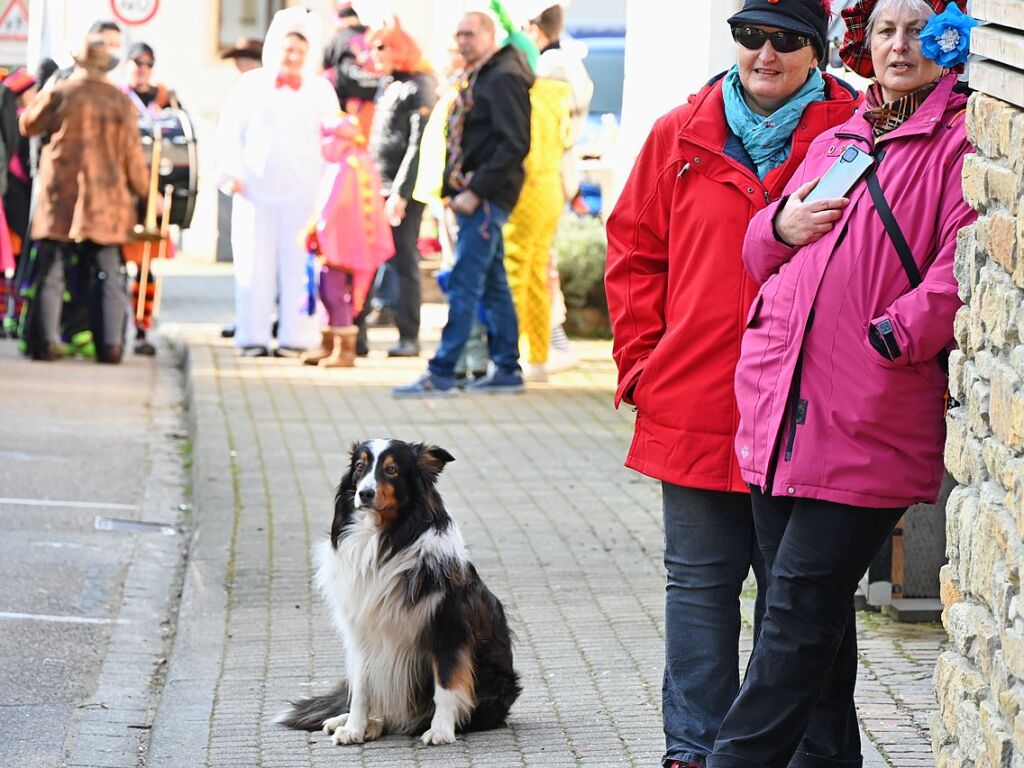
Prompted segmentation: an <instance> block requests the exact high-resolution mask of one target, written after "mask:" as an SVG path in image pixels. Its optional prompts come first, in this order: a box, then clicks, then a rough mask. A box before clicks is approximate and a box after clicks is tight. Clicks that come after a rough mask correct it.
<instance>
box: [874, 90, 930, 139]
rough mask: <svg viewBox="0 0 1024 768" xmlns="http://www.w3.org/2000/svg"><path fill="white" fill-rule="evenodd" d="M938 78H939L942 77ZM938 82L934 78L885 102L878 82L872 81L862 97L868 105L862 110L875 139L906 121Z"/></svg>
mask: <svg viewBox="0 0 1024 768" xmlns="http://www.w3.org/2000/svg"><path fill="white" fill-rule="evenodd" d="M939 79H940V80H941V79H942V78H939ZM938 84H939V81H938V80H935V81H934V82H931V83H928V85H926V86H924V87H922V88H918V89H917V90H916V91H913V92H912V93H908V94H907V95H906V96H901V97H900V98H898V99H896V100H895V101H890V102H888V103H885V102H884V101H883V99H884V98H885V97H884V96H883V95H882V86H881V85H879V84H878V83H872V85H871V86H870V87H869V88H868V92H867V94H866V96H865V99H864V101H865V103H866V104H867V107H868V108H867V109H866V110H865V111H864V119H865V120H867V121H868V122H869V123H871V132H872V133H873V134H874V136H875V138H876V139H877V138H878V137H879V136H883V135H885V134H887V133H889V132H890V131H895V130H896V129H897V128H899V127H900V126H901V125H903V124H904V123H905V122H907V120H909V119H910V116H911V115H913V114H914V113H915V112H916V111H917V109H918V107H920V106H921V105H922V104H924V102H925V100H926V99H927V98H928V97H929V96H931V94H932V91H934V90H935V86H937V85H938Z"/></svg>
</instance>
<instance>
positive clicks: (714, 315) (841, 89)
mask: <svg viewBox="0 0 1024 768" xmlns="http://www.w3.org/2000/svg"><path fill="white" fill-rule="evenodd" d="M825 81H826V88H825V94H826V100H825V101H822V102H818V103H815V104H812V105H810V106H808V107H807V109H806V110H805V111H804V115H803V118H802V119H801V121H800V124H799V126H798V127H797V129H796V130H795V131H794V132H793V146H792V154H791V155H790V157H789V160H787V162H786V163H785V164H784V165H783V166H781V167H780V168H776V169H775V170H774V171H772V172H770V173H769V174H768V175H767V176H766V177H765V179H764V181H763V182H762V181H760V180H758V178H757V174H756V172H755V171H754V169H753V164H752V163H751V162H750V160H749V157H748V156H747V154H746V151H745V150H744V149H743V146H742V144H741V142H740V141H739V139H738V138H737V137H736V136H735V135H733V134H732V132H731V131H730V130H729V126H728V123H727V122H726V120H725V107H724V101H723V97H722V79H721V78H719V79H718V80H717V81H715V82H713V83H711V84H709V85H707V86H705V87H704V88H703V89H702V90H701V91H700V92H699V93H697V94H696V95H695V96H691V97H690V99H689V100H688V102H687V103H686V104H684V105H683V106H681V107H678V108H677V109H675V110H673V111H672V112H669V113H668V114H667V115H665V116H664V117H662V118H660V119H659V120H658V121H657V123H655V125H654V128H653V129H652V130H651V134H650V136H649V137H648V138H647V141H646V143H645V144H644V147H643V149H642V150H641V152H640V156H639V158H637V161H636V164H635V165H634V167H633V171H632V173H631V174H630V177H629V180H628V181H627V182H626V186H625V188H624V189H623V191H622V195H621V197H620V198H619V201H618V203H617V204H616V206H615V210H614V211H613V212H612V215H611V216H610V217H609V219H608V263H607V271H606V275H605V288H606V291H607V294H608V308H609V310H610V313H611V319H612V330H613V332H614V336H615V341H614V346H613V355H614V357H615V362H616V364H617V366H618V371H619V386H618V391H617V392H616V393H615V405H616V407H617V406H618V405H619V403H620V402H621V401H623V400H625V401H626V402H627V403H632V404H635V405H636V407H637V416H636V426H635V432H634V436H633V443H632V445H631V446H630V449H629V455H628V457H627V459H626V466H627V467H630V468H632V469H635V470H637V471H639V472H642V473H644V474H645V475H649V476H651V477H654V478H656V479H659V480H665V481H668V482H670V483H673V484H675V485H683V486H688V487H691V488H703V489H706V490H714V491H741V492H742V491H746V490H747V486H746V484H745V483H744V482H743V480H742V478H741V477H740V472H739V466H738V465H737V462H736V457H735V455H734V453H733V438H734V436H735V434H736V428H737V425H738V422H739V414H738V412H737V409H736V400H735V396H734V394H733V374H734V372H735V368H736V361H737V360H738V359H739V355H740V338H741V336H742V335H743V328H744V320H745V318H746V314H747V310H748V309H749V307H750V305H751V302H752V301H753V299H754V297H755V296H756V295H757V290H758V286H757V284H756V283H755V282H754V281H753V280H751V279H750V277H748V276H747V273H746V271H745V270H744V267H743V262H742V260H741V258H740V255H741V252H742V249H743V238H744V235H745V233H746V231H747V224H748V223H749V222H750V220H751V218H753V216H754V214H756V213H757V212H758V211H760V210H762V209H763V208H765V207H766V206H767V205H768V204H769V203H770V202H772V201H773V200H777V199H778V198H779V197H780V196H781V194H782V190H783V188H784V187H785V186H786V182H787V181H789V178H790V176H792V175H793V172H794V171H795V170H796V168H797V166H799V165H800V163H801V161H802V160H803V159H804V155H805V154H806V152H807V147H808V146H809V145H810V143H811V141H812V140H813V139H814V138H815V137H816V136H817V135H818V134H819V133H822V132H823V131H825V130H827V129H829V128H831V127H832V126H834V125H837V124H839V123H841V122H844V121H846V120H848V119H849V118H850V117H851V116H852V115H853V114H854V112H855V111H856V108H857V106H858V105H859V103H860V96H859V95H858V94H857V93H856V91H854V90H853V89H852V88H850V87H849V86H847V85H846V84H845V83H842V82H841V81H839V80H836V79H835V78H833V77H831V76H829V75H826V76H825Z"/></svg>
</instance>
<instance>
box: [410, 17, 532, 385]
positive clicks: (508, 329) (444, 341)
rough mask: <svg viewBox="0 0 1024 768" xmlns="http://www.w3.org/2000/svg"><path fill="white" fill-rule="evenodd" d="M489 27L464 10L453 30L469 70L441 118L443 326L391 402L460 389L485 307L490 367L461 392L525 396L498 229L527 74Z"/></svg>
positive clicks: (509, 203) (520, 136) (518, 152)
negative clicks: (447, 224) (445, 226)
mask: <svg viewBox="0 0 1024 768" xmlns="http://www.w3.org/2000/svg"><path fill="white" fill-rule="evenodd" d="M495 36H496V28H495V24H494V20H493V19H492V18H491V17H490V16H488V15H487V14H485V13H480V12H471V13H467V14H466V15H465V16H464V17H463V18H462V20H461V21H460V22H459V25H458V29H457V31H456V33H455V37H456V41H457V42H458V45H459V53H460V54H461V55H462V58H463V60H464V61H465V64H466V69H465V70H464V71H463V74H462V80H461V82H460V87H459V90H458V96H457V97H456V99H455V103H454V104H453V107H452V112H451V115H450V117H449V120H448V132H447V138H446V141H447V155H446V164H445V170H444V181H443V186H442V196H443V197H445V198H447V199H448V207H449V209H450V210H451V211H452V212H453V213H454V214H455V219H456V225H457V227H458V235H457V239H456V243H455V263H454V265H453V266H452V271H451V274H450V275H449V276H448V321H447V322H446V323H445V326H444V329H443V330H442V332H441V343H440V346H439V347H438V349H437V351H436V352H435V353H434V356H433V358H431V360H430V362H429V364H428V366H427V371H426V372H425V373H423V374H422V375H421V376H420V377H419V378H418V379H416V381H414V382H412V383H411V384H409V385H407V386H403V387H396V388H395V389H394V390H392V394H393V395H394V396H395V397H436V396H442V397H443V396H449V395H453V394H456V393H457V392H458V390H457V388H456V385H455V366H456V364H457V363H458V361H459V358H460V356H461V355H462V352H463V349H464V348H465V346H466V340H467V339H468V337H469V333H470V329H471V326H472V322H473V318H474V317H475V316H476V313H477V307H478V306H479V305H480V304H481V303H482V304H483V312H484V317H485V321H486V325H487V335H488V345H489V351H490V358H491V361H492V363H491V366H490V370H489V371H488V373H487V375H486V376H483V377H482V378H480V379H477V380H475V381H473V383H472V384H470V385H469V386H468V387H467V388H466V392H468V393H480V394H488V393H515V392H522V391H523V390H524V389H525V386H524V384H523V374H522V369H521V368H520V367H519V324H518V322H517V320H516V311H515V305H514V304H513V303H512V295H511V293H510V291H509V286H508V278H507V276H506V274H505V264H504V258H505V249H504V241H503V239H502V232H501V228H502V227H503V226H504V224H505V222H506V221H507V220H508V215H509V211H511V210H512V208H514V207H515V204H516V200H517V199H518V198H519V192H520V190H521V189H522V186H523V159H524V158H525V157H526V154H527V152H529V150H530V86H532V85H533V79H534V78H533V73H532V72H530V69H529V66H528V65H527V63H526V59H525V58H524V57H523V55H522V53H520V52H519V51H518V50H517V49H516V48H515V47H514V46H512V45H505V46H503V47H501V48H499V47H498V44H497V40H496V37H495Z"/></svg>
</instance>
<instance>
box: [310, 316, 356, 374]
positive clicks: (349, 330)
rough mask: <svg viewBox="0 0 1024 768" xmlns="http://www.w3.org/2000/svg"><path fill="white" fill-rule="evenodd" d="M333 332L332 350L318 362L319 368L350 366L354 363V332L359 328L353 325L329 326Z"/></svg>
mask: <svg viewBox="0 0 1024 768" xmlns="http://www.w3.org/2000/svg"><path fill="white" fill-rule="evenodd" d="M331 331H333V332H334V350H333V351H332V352H331V356H330V357H326V358H324V359H323V360H321V361H320V362H319V365H320V367H321V368H352V367H354V366H355V364H356V334H357V333H359V329H358V328H356V327H355V326H354V325H349V326H346V327H344V328H331Z"/></svg>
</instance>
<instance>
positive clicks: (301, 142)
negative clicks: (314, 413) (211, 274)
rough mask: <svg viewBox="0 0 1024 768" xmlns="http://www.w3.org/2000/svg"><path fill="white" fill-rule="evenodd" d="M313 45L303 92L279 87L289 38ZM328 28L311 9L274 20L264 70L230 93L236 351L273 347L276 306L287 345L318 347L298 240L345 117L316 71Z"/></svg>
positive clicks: (226, 148)
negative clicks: (334, 125) (327, 127)
mask: <svg viewBox="0 0 1024 768" xmlns="http://www.w3.org/2000/svg"><path fill="white" fill-rule="evenodd" d="M291 33H298V34H300V35H302V37H304V38H305V39H306V41H307V42H308V43H309V52H308V53H307V55H306V64H305V67H304V70H303V73H302V79H301V85H300V86H299V88H298V89H293V88H292V87H290V86H288V85H278V83H277V76H278V74H279V73H280V69H281V59H282V57H283V55H284V42H285V38H286V37H287V36H288V35H289V34H291ZM321 37H322V25H321V22H320V20H319V19H318V18H317V17H316V16H314V15H313V14H312V13H309V12H308V11H306V10H305V9H304V8H288V9H285V10H283V11H279V12H278V13H276V14H275V15H274V20H273V22H272V23H271V25H270V29H269V30H268V32H267V38H266V42H265V45H264V48H263V67H262V68H260V69H255V70H252V71H250V72H246V73H245V74H243V75H242V76H241V77H240V78H239V79H238V80H237V81H236V83H235V85H234V86H233V87H232V89H231V91H230V93H229V94H228V97H227V100H226V101H225V104H224V108H223V110H222V112H221V118H220V124H219V126H218V129H217V157H218V161H219V166H220V173H221V176H222V177H224V178H225V179H237V180H239V181H240V182H241V183H242V191H241V192H240V193H238V194H235V196H234V200H233V202H232V214H231V247H232V249H233V251H234V263H235V337H234V344H235V346H236V347H267V348H268V349H269V347H270V338H271V325H272V320H273V313H274V305H275V299H276V303H277V306H278V313H277V314H278V328H277V340H278V343H279V344H280V345H281V346H282V347H290V348H293V349H305V348H308V347H312V346H314V345H315V344H316V342H317V339H318V331H317V327H318V323H317V321H316V318H315V317H310V316H309V315H307V314H306V307H307V300H308V292H307V278H306V251H305V248H304V245H303V242H302V237H301V233H302V232H303V230H304V229H305V227H306V225H307V224H308V223H309V219H310V216H311V215H312V214H313V209H314V206H315V202H316V193H317V189H318V187H319V182H320V175H321V172H322V170H323V158H322V156H321V154H320V140H321V139H320V127H321V125H322V124H323V123H324V122H325V121H327V120H329V119H330V118H332V117H334V116H336V115H337V114H338V109H339V107H338V97H337V96H336V95H335V92H334V89H333V88H332V87H331V85H330V83H328V82H327V80H325V79H324V78H323V77H320V76H319V75H317V74H315V71H314V68H315V66H316V63H317V62H318V61H320V45H321Z"/></svg>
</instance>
